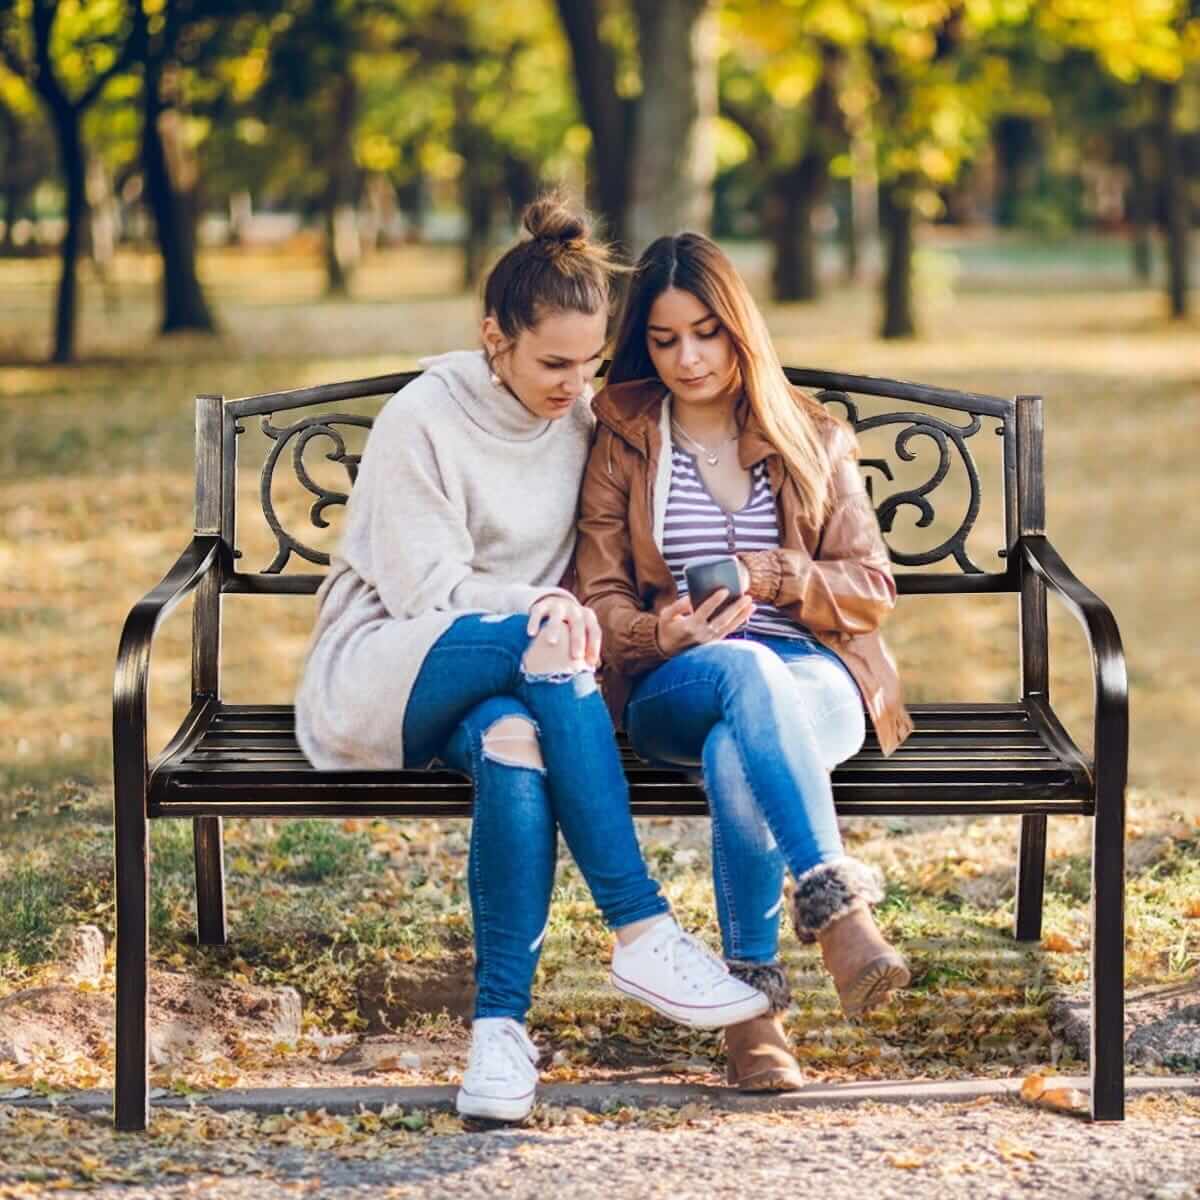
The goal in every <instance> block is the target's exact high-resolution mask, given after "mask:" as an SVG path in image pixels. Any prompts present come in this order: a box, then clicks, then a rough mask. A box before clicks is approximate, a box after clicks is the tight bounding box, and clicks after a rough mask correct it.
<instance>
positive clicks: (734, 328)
mask: <svg viewBox="0 0 1200 1200" xmlns="http://www.w3.org/2000/svg"><path fill="white" fill-rule="evenodd" d="M668 288H679V289H680V290H682V291H685V292H690V293H691V294H692V295H693V296H695V297H696V299H697V300H699V301H700V302H701V303H702V304H704V305H706V306H707V307H708V308H709V310H710V311H711V312H712V313H714V314H715V315H716V317H717V319H718V320H719V321H720V322H721V324H722V325H723V326H724V327H725V330H726V332H727V333H728V334H729V337H730V340H731V341H732V342H733V347H734V352H735V353H736V355H737V361H738V370H739V372H740V373H741V380H742V388H743V390H744V391H745V394H746V399H747V401H748V402H749V404H750V407H751V408H752V409H753V411H754V414H755V416H756V417H757V418H758V421H759V423H760V424H761V425H762V428H763V431H764V432H765V433H766V435H767V438H768V440H769V441H770V442H771V444H772V445H773V446H774V447H775V448H776V450H778V451H779V453H780V454H781V455H782V456H783V459H784V461H785V462H786V463H787V465H788V467H789V468H790V471H791V474H792V477H793V478H794V480H795V482H796V485H797V487H798V488H799V490H800V499H801V508H802V510H803V513H804V517H805V519H806V520H807V521H809V522H810V523H811V524H812V525H813V526H814V527H815V528H819V527H820V526H821V525H822V524H823V523H824V520H825V516H826V510H827V506H828V503H829V490H830V471H831V468H830V463H829V457H828V455H827V454H826V453H825V447H824V443H823V441H822V438H821V433H820V429H819V423H820V422H824V421H829V420H831V419H832V418H831V417H829V416H828V415H827V414H826V413H825V410H824V409H823V408H822V407H821V405H820V404H819V403H818V402H817V401H816V400H812V399H810V398H809V397H807V396H804V395H803V394H800V395H799V399H798V398H797V396H798V393H796V392H795V391H793V389H792V387H791V385H790V384H789V383H788V381H787V377H786V376H785V375H784V373H783V365H782V364H781V363H780V361H779V355H778V354H776V353H775V347H774V346H773V345H772V344H771V337H770V334H769V333H768V332H767V324H766V322H765V321H764V320H763V315H762V313H761V312H760V311H759V308H758V305H757V304H755V303H754V298H753V297H752V296H751V295H750V291H749V289H748V288H747V287H746V284H745V282H744V281H743V280H742V277H741V276H740V275H739V274H738V273H737V270H736V269H735V267H734V265H733V263H732V262H730V261H729V258H728V257H727V256H726V254H725V252H724V251H723V250H722V249H721V248H720V247H719V246H718V245H717V244H716V243H715V242H714V241H712V240H711V239H709V238H706V237H705V236H704V235H703V234H701V233H680V234H675V235H674V236H668V237H661V238H659V239H658V240H657V241H654V242H651V244H650V245H649V246H648V247H647V248H646V250H645V252H644V253H643V254H642V256H641V258H639V259H638V261H637V265H636V266H635V267H634V272H633V282H632V285H631V286H630V289H629V293H628V295H627V296H626V297H625V303H624V304H623V305H622V308H621V318H620V322H619V325H618V330H617V340H616V347H615V349H614V351H613V358H612V365H611V366H610V367H609V369H608V375H607V377H606V378H607V380H608V382H610V383H623V382H625V381H626V380H630V379H651V378H655V377H657V375H658V372H657V371H656V370H655V369H654V363H653V361H652V360H651V358H650V351H649V348H648V346H647V344H646V324H647V322H648V320H649V317H650V309H651V308H652V307H653V305H654V301H655V300H657V299H658V297H659V296H660V295H662V293H663V292H665V291H666V290H667V289H668Z"/></svg>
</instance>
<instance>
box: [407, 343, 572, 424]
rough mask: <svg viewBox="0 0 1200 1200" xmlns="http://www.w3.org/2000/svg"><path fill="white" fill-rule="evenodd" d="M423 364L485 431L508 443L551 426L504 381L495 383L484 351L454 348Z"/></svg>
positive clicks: (426, 359) (422, 360)
mask: <svg viewBox="0 0 1200 1200" xmlns="http://www.w3.org/2000/svg"><path fill="white" fill-rule="evenodd" d="M420 366H421V367H422V368H423V369H424V370H425V371H427V372H428V373H429V374H431V375H435V376H436V377H437V378H439V379H440V380H442V382H443V383H444V384H445V385H446V388H447V389H448V390H449V392H450V394H451V396H453V397H454V399H455V401H456V402H457V403H458V406H459V407H460V408H461V409H462V410H463V412H464V413H466V415H467V416H468V417H469V418H470V419H471V421H472V422H473V423H474V424H476V425H478V426H479V428H480V429H482V430H483V431H484V432H485V433H489V434H491V435H492V436H493V437H495V438H499V439H500V440H501V441H505V442H532V441H535V440H536V439H537V438H539V437H541V436H542V434H544V433H545V432H546V430H547V429H549V428H550V426H551V424H552V422H551V421H550V419H549V418H548V417H539V416H537V415H536V414H535V413H532V412H530V411H529V409H527V408H526V407H525V405H523V404H522V403H521V402H520V400H518V399H517V398H516V396H514V395H513V394H512V392H510V391H509V390H508V388H506V387H505V386H504V385H503V384H500V385H496V384H494V383H492V380H491V374H492V373H491V371H490V370H489V368H488V365H487V359H486V357H485V356H484V353H483V351H482V350H452V351H450V353H448V354H439V355H437V356H436V357H434V358H423V359H421V360H420Z"/></svg>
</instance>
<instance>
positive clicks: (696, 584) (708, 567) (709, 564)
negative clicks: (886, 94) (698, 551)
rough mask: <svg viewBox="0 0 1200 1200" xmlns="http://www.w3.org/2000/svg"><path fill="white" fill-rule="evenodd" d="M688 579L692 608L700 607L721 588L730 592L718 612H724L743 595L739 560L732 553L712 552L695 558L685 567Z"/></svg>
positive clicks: (685, 575) (685, 574)
mask: <svg viewBox="0 0 1200 1200" xmlns="http://www.w3.org/2000/svg"><path fill="white" fill-rule="evenodd" d="M683 574H684V578H685V579H686V580H687V586H688V596H689V597H690V598H691V601H692V608H693V609H697V608H699V607H700V606H701V605H702V604H703V603H704V602H705V600H707V599H708V598H709V596H711V595H712V594H713V592H715V591H717V590H718V589H720V588H724V589H725V590H726V591H727V592H728V593H729V598H728V599H727V600H725V601H724V602H723V603H722V604H721V606H720V608H718V609H717V610H716V611H717V613H721V612H724V611H725V609H726V608H728V607H729V605H731V604H733V603H734V602H735V601H736V600H738V599H739V598H740V597H741V595H742V574H741V571H739V570H738V560H737V559H736V558H735V557H734V556H733V555H732V554H710V555H708V556H707V557H705V558H693V559H692V560H691V562H689V563H688V564H687V566H686V567H684V569H683Z"/></svg>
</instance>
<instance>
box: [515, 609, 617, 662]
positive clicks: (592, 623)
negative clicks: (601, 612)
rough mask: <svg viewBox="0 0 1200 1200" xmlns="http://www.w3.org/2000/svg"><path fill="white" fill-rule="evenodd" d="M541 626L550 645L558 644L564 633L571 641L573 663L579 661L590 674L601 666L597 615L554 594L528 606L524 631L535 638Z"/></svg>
mask: <svg viewBox="0 0 1200 1200" xmlns="http://www.w3.org/2000/svg"><path fill="white" fill-rule="evenodd" d="M543 624H544V626H545V629H546V631H547V632H546V640H547V641H548V642H550V643H551V644H553V643H555V642H557V641H558V640H559V639H560V638H561V637H562V635H563V632H564V630H565V632H566V634H567V637H568V638H569V639H570V645H569V649H570V655H571V659H572V661H580V660H582V661H583V662H584V663H586V664H587V665H588V666H589V667H590V668H591V669H592V670H593V671H594V670H595V669H596V668H597V667H598V666H599V665H600V622H599V620H598V619H597V617H596V614H595V613H594V612H593V611H592V610H591V609H590V608H586V607H584V605H582V604H580V603H579V601H578V600H576V599H575V597H574V596H560V595H558V594H557V593H555V594H551V595H549V596H542V597H540V598H539V599H537V600H535V601H534V602H533V603H532V604H531V605H530V606H529V624H528V626H527V628H526V632H527V633H528V634H529V636H530V637H535V636H536V635H537V633H538V631H539V630H540V629H542V628H543Z"/></svg>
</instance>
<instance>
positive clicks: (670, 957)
mask: <svg viewBox="0 0 1200 1200" xmlns="http://www.w3.org/2000/svg"><path fill="white" fill-rule="evenodd" d="M662 949H663V953H664V954H665V955H666V958H667V963H668V965H669V966H670V968H671V971H672V973H678V974H679V975H680V976H682V977H683V978H684V979H685V980H687V982H688V983H691V984H692V985H693V986H695V987H705V986H707V985H709V984H715V983H718V982H719V981H720V980H721V979H723V978H725V977H726V976H728V974H729V968H728V967H727V966H726V965H725V964H724V963H723V962H721V961H719V960H718V959H716V958H714V957H713V955H712V951H710V950H709V948H708V947H707V946H706V945H705V944H704V943H703V942H702V941H701V940H700V939H699V938H698V937H695V936H694V935H693V934H690V933H685V932H684V931H683V930H682V929H681V930H679V931H678V932H677V933H675V934H672V936H671V937H669V938H667V939H664V941H663V946H662Z"/></svg>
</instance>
